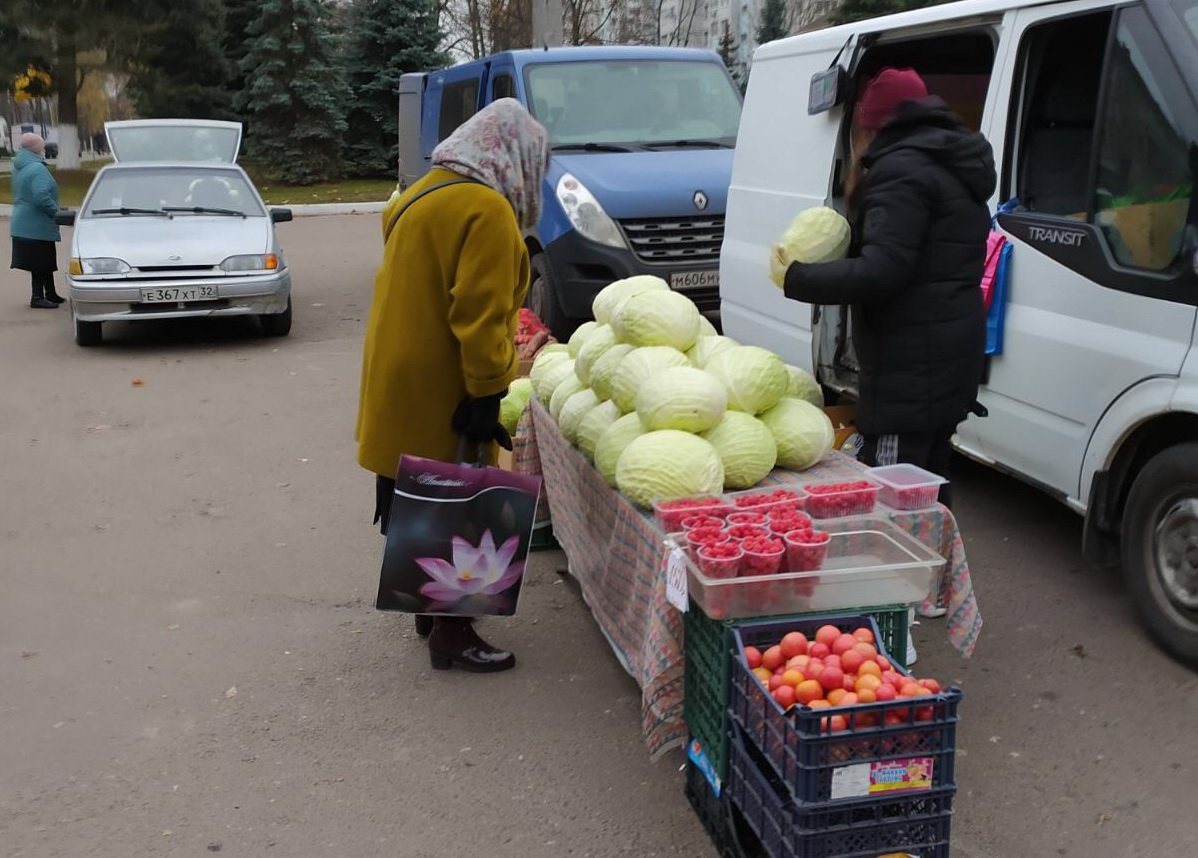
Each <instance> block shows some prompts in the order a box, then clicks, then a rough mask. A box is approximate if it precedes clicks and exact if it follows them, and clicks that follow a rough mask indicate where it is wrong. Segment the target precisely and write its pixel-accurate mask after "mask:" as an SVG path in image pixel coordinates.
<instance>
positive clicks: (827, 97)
mask: <svg viewBox="0 0 1198 858" xmlns="http://www.w3.org/2000/svg"><path fill="white" fill-rule="evenodd" d="M848 96H849V74H848V72H846V71H845V70H844V67H843V66H841V65H840V63H836V64H835V65H833V66H832V68H830V69H827V70H826V71H822V72H816V73H815V74H813V75H812V76H811V88H810V89H809V90H808V92H807V115H808V116H815V115H817V114H820V113H827V112H828V111H829V110H831V109H832V108H833V107H836V106H837V105H838V104H843V103H844V102H845V101H846V100H847V99H848Z"/></svg>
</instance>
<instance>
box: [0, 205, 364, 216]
mask: <svg viewBox="0 0 1198 858" xmlns="http://www.w3.org/2000/svg"><path fill="white" fill-rule="evenodd" d="M270 207H271V206H270V204H269V203H268V204H267V208H270ZM386 207H387V203H386V202H378V203H301V204H299V205H294V206H289V205H287V204H286V203H282V204H279V205H278V206H276V208H288V209H291V213H292V214H293V215H295V216H296V217H321V216H324V215H346V214H351V215H352V214H379V213H381V212H382V211H383V209H385V208H386ZM11 216H12V206H10V205H0V219H3V218H7V217H11Z"/></svg>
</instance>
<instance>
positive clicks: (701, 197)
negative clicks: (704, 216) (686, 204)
mask: <svg viewBox="0 0 1198 858" xmlns="http://www.w3.org/2000/svg"><path fill="white" fill-rule="evenodd" d="M693 199H694V201H695V208H697V209H698V210H699V211H703V210H704V209H705V208H707V203H708V200H707V194H705V193H703V192H702V191H695V196H694V197H693Z"/></svg>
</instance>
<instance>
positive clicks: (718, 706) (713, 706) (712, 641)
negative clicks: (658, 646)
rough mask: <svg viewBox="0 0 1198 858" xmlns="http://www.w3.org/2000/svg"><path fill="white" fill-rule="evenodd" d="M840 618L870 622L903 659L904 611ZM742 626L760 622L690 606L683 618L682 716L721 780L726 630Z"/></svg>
mask: <svg viewBox="0 0 1198 858" xmlns="http://www.w3.org/2000/svg"><path fill="white" fill-rule="evenodd" d="M842 613H844V615H845V616H853V617H856V616H859V615H861V614H866V615H868V616H869V617H871V618H873V620H874V621H875V626H876V629H875V634H878V640H879V641H881V642H882V643H883V644H884V645H885V648H886V649H887V650H889V651H894V650H896V649H897V650H898V651H899V652H902V653H903V655H904V656H905V655H906V653H907V608H906V606H904V605H884V606H879V607H875V608H863V609H861V610H859V611H852V612H842ZM834 615H835V614H834ZM821 616H827V615H821ZM764 619H769V620H771V621H774V622H779V623H783V622H784V623H790V624H792V625H793V624H797V623H798V622H799V621H802V620H804V619H805V615H803V614H798V615H792V616H785V617H768V618H764ZM746 622H759V620H713V619H712V618H711V617H709V616H707V614H705V613H704V612H703V609H702V608H700V607H699V606H698V605H697V604H695V602H694V601H692V602H691V603H690V608H689V610H688V611H687V612H686V613H685V614H684V615H683V635H684V637H683V642H684V647H685V656H686V661H685V667H684V670H683V689H684V694H683V699H682V717H683V719H684V720H685V721H686V726H687V729H689V730H690V733H691V735H692V736H693V737H694V738H696V739H698V740H699V743H700V744H701V745H702V747H703V751H704V753H705V754H706V755H707V759H708V760H710V761H711V764H712V766H713V767H714V768H715V771H716V775H717V776H718V777H719V778H720V780H723V779H724V778H726V777H728V722H727V716H728V702H729V687H728V682H729V674H730V667H731V664H732V651H733V646H734V644H733V640H732V635H731V632H730V629H732V628H733V627H735V626H738V625H741V624H743V623H746Z"/></svg>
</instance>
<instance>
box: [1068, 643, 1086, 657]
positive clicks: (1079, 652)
mask: <svg viewBox="0 0 1198 858" xmlns="http://www.w3.org/2000/svg"><path fill="white" fill-rule="evenodd" d="M1070 651H1071V652H1072V653H1073V654H1074V655H1076V656H1077V657H1078V658H1085V657H1086V648H1085V647H1084V646H1082V645H1081V644H1077V645H1076V646H1075V647H1073V649H1072V650H1070Z"/></svg>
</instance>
